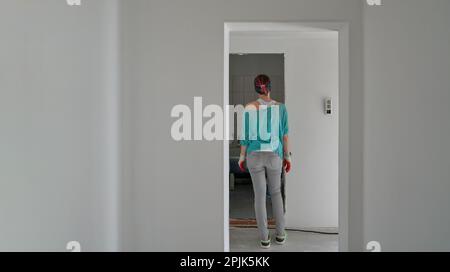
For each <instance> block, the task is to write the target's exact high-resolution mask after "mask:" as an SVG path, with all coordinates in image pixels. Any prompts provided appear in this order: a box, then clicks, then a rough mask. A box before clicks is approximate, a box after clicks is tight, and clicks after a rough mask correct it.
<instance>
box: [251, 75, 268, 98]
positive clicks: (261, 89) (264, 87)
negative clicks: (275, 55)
mask: <svg viewBox="0 0 450 272" xmlns="http://www.w3.org/2000/svg"><path fill="white" fill-rule="evenodd" d="M271 85H272V84H271V82H270V78H269V77H268V76H267V75H259V76H257V77H256V78H255V91H256V92H257V93H259V94H265V95H267V94H269V92H270V91H271V90H272V86H271Z"/></svg>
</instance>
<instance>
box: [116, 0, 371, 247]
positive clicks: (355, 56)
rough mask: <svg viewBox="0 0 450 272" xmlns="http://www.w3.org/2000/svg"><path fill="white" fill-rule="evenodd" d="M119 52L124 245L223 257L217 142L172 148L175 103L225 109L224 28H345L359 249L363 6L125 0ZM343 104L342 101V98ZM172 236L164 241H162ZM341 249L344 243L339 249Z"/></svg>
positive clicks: (352, 1)
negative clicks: (200, 102)
mask: <svg viewBox="0 0 450 272" xmlns="http://www.w3.org/2000/svg"><path fill="white" fill-rule="evenodd" d="M122 8H123V11H122V12H123V23H124V24H123V28H124V30H125V31H124V32H123V33H124V35H125V38H124V39H123V54H124V59H123V60H124V63H123V64H124V66H123V69H124V74H125V75H126V76H125V77H124V79H125V81H124V83H123V87H124V88H123V91H124V93H125V97H124V101H127V103H125V104H124V105H125V108H124V113H125V115H124V118H125V119H124V121H125V123H124V125H125V126H126V128H127V129H126V130H125V131H124V132H125V135H124V137H125V138H124V139H127V140H126V141H125V142H124V146H125V147H126V150H124V152H126V156H128V159H127V164H126V165H125V169H124V171H125V172H124V173H125V176H124V183H127V184H128V185H129V186H130V187H129V188H130V189H129V190H127V191H125V192H124V199H125V202H124V214H127V215H129V217H127V218H128V220H126V223H125V225H124V226H123V232H122V233H123V244H122V245H123V248H124V249H129V250H168V251H175V250H181V251H182V250H187V251H196V250H205V251H209V250H218V251H220V250H223V246H224V244H223V243H224V241H223V218H224V215H223V211H224V208H223V205H224V199H223V183H222V182H223V178H222V177H223V171H222V166H223V154H222V152H223V151H222V143H221V142H211V143H209V142H204V141H202V142H179V143H178V142H175V141H173V140H172V139H171V137H170V127H171V125H172V122H173V121H174V119H172V118H170V111H171V109H172V107H173V106H174V105H176V104H180V103H181V104H188V105H192V103H193V97H194V96H202V97H203V98H204V103H205V104H218V105H223V88H222V86H223V69H224V65H223V50H224V22H226V21H345V22H349V23H350V52H351V53H350V54H351V55H350V74H351V78H350V97H348V98H347V99H349V105H350V114H351V115H350V117H349V116H346V117H345V118H350V127H346V128H342V129H343V130H344V133H348V134H349V137H350V141H351V143H350V144H351V146H350V165H349V166H348V167H349V170H350V192H346V193H349V194H350V203H349V206H350V216H349V218H351V219H350V220H352V222H342V224H347V225H350V226H351V229H350V234H351V237H350V245H349V246H350V249H354V250H361V249H362V232H361V231H362V228H361V227H362V224H361V223H362V213H361V211H362V210H361V206H362V204H361V203H362V199H361V195H362V191H361V189H362V187H361V184H362V183H361V182H362V172H361V169H362V149H361V148H362V106H361V105H362V98H363V96H362V1H360V0H341V1H336V0H314V1H312V0H299V1H289V0H280V1H268V0H249V1H235V0H231V1H230V0H226V1H225V0H220V1H209V0H192V1H185V0H171V1H167V0H135V1H127V2H126V3H125V1H122ZM344 99H345V98H344ZM168 236H170V237H171V238H170V239H167V237H168ZM345 246H346V245H344V247H345Z"/></svg>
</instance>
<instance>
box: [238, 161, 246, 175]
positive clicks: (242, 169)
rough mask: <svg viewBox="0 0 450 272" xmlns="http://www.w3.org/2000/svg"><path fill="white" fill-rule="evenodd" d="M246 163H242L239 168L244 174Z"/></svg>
mask: <svg viewBox="0 0 450 272" xmlns="http://www.w3.org/2000/svg"><path fill="white" fill-rule="evenodd" d="M244 163H245V161H240V162H239V168H240V169H241V171H242V172H245V167H244Z"/></svg>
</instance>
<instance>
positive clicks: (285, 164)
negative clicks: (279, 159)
mask: <svg viewBox="0 0 450 272" xmlns="http://www.w3.org/2000/svg"><path fill="white" fill-rule="evenodd" d="M283 168H284V169H286V173H289V172H290V171H291V161H290V160H286V159H284V160H283Z"/></svg>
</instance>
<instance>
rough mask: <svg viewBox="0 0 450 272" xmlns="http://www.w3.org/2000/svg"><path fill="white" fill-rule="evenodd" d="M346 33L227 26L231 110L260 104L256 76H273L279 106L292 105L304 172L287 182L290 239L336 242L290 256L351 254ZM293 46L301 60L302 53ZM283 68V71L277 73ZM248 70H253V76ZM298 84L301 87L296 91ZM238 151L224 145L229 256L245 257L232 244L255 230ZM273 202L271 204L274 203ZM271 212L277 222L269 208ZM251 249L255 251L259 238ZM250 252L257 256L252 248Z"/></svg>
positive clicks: (296, 26) (314, 27)
mask: <svg viewBox="0 0 450 272" xmlns="http://www.w3.org/2000/svg"><path fill="white" fill-rule="evenodd" d="M347 31H348V30H347V25H346V24H321V23H319V24H300V23H228V24H225V55H224V58H225V72H224V78H225V81H224V85H225V86H224V101H225V104H226V105H229V104H230V105H234V104H236V103H237V102H244V103H243V104H245V103H248V102H250V101H252V100H249V99H251V98H253V100H254V93H253V97H251V96H252V94H251V93H249V94H248V96H246V95H247V94H246V93H247V89H249V90H251V88H252V84H249V82H250V83H251V82H252V79H251V77H252V76H254V75H255V74H257V73H265V74H269V75H270V74H271V75H272V78H273V81H274V82H275V84H274V89H276V92H274V94H275V93H276V94H275V95H276V96H278V97H277V98H275V100H278V101H279V102H282V103H283V102H285V101H284V100H285V98H286V105H287V107H288V112H289V115H290V116H289V119H290V120H289V121H290V124H291V125H290V126H291V133H290V134H291V135H290V136H291V138H293V139H294V140H292V141H293V145H292V148H291V151H293V153H294V154H293V160H294V163H293V165H294V167H297V169H296V170H294V171H293V173H291V174H290V175H288V176H287V178H286V180H285V183H286V184H287V188H288V189H286V192H287V194H286V196H285V201H286V205H285V208H286V209H287V212H286V219H287V227H288V230H290V231H293V232H294V231H295V233H293V234H291V236H296V235H297V232H298V233H301V234H302V235H303V237H306V239H309V240H310V241H311V239H312V238H311V237H313V236H311V237H309V236H307V234H314V235H324V236H315V237H316V238H317V237H320V238H319V240H318V243H320V242H321V241H322V242H323V241H325V243H328V242H329V241H331V242H330V243H328V244H327V245H326V246H325V247H320V245H319V244H314V243H312V244H311V245H310V247H309V248H308V247H306V248H305V247H300V248H299V247H295V246H294V247H292V246H291V247H287V248H286V251H337V250H338V249H339V250H341V251H346V248H347V239H348V232H347V224H346V221H347V211H348V202H347V194H346V193H345V191H346V187H347V189H348V179H347V175H348V172H347V171H346V170H345V168H344V167H345V165H346V164H347V162H348V158H347V157H346V152H345V150H346V149H347V146H346V142H345V141H343V140H344V139H345V138H346V134H345V133H342V128H345V127H346V126H347V121H348V120H346V118H345V116H347V115H346V114H347V108H346V102H345V100H343V99H345V97H346V96H347V95H348V85H347V83H348V80H346V79H345V75H346V73H347V72H346V70H347V69H348V59H347V58H345V56H346V55H347V51H346V50H345V49H348V46H347V44H348V34H347ZM289 43H290V44H289ZM293 47H295V50H296V51H298V52H302V53H301V54H297V53H296V52H294V51H295V50H293V49H292V48H293ZM327 50H328V51H327ZM252 63H253V64H252ZM277 66H278V70H277V69H275V68H276V67H277ZM280 66H281V69H280V68H279V67H280ZM244 67H248V68H246V69H247V71H245V69H244ZM258 67H259V68H258ZM261 67H263V68H261ZM327 67H328V68H327ZM252 69H253V70H252ZM255 69H256V70H255ZM257 69H260V70H259V71H258V70H257ZM261 69H262V70H261ZM264 69H265V70H264ZM318 71H323V72H321V73H319V72H318ZM285 73H286V74H285ZM299 80H300V81H301V82H300V83H299V84H296V82H299ZM276 82H278V83H276ZM245 85H246V86H245ZM275 86H277V87H276V88H275ZM285 89H286V92H285ZM236 97H237V98H236ZM247 100H249V101H247ZM341 101H342V103H341ZM327 102H328V103H331V104H332V110H331V112H327V111H326V109H325V105H326V103H327ZM342 117H344V118H342ZM333 120H334V121H333ZM225 121H226V122H225V130H226V132H227V135H228V132H229V130H230V129H234V128H230V127H229V123H230V120H229V119H228V120H227V118H226V120H225ZM231 123H232V124H236V122H231ZM302 132H303V133H302ZM295 139H301V140H295ZM237 150H238V145H237V142H236V140H235V139H234V140H233V139H232V140H231V141H230V142H226V143H225V144H224V159H225V163H224V198H225V201H224V204H225V205H224V249H225V251H230V250H236V249H238V250H239V247H236V246H233V241H235V240H234V238H236V235H238V236H239V235H241V236H242V233H238V234H236V233H235V232H234V228H235V227H239V228H242V227H244V228H246V229H248V230H251V229H252V228H255V227H256V224H255V223H256V222H255V220H254V213H253V196H252V193H253V192H252V190H251V188H252V187H251V183H250V182H251V181H250V180H249V177H248V176H246V175H245V174H242V173H241V174H237V175H234V174H233V173H232V172H233V163H232V160H233V159H235V157H236V153H237V152H238V151H237ZM341 170H342V171H341ZM249 185H250V186H249ZM268 198H269V200H270V196H268ZM308 206H309V207H308ZM267 209H268V216H269V218H270V201H268V205H267ZM272 223H274V222H272ZM269 226H270V223H269ZM230 227H231V234H232V235H231V240H232V245H231V247H230ZM337 234H339V237H338V236H337ZM298 237H300V236H298ZM330 237H332V238H330ZM238 238H239V239H240V240H242V239H243V237H238ZM296 239H297V238H294V239H291V240H292V241H293V240H296ZM338 239H339V240H338ZM250 243H253V245H256V244H257V240H256V238H255V241H252V242H250ZM303 244H305V243H303ZM291 245H292V244H291ZM240 246H242V245H240ZM338 247H339V248H338ZM241 249H244V248H242V247H241ZM248 249H249V250H253V248H252V247H249V248H248ZM244 251H245V250H244ZM277 251H278V250H277ZM280 251H283V249H280Z"/></svg>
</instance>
